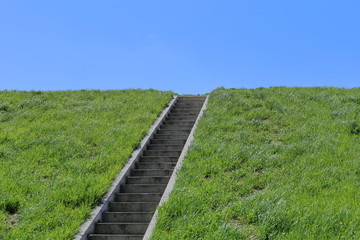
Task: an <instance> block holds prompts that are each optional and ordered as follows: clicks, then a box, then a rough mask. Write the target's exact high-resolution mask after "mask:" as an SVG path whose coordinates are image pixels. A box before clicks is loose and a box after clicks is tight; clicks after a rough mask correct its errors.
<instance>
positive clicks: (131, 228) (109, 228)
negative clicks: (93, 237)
mask: <svg viewBox="0 0 360 240" xmlns="http://www.w3.org/2000/svg"><path fill="white" fill-rule="evenodd" d="M148 225H149V224H148V223H98V224H96V225H95V233H100V234H139V235H140V234H145V232H146V229H147V227H148Z"/></svg>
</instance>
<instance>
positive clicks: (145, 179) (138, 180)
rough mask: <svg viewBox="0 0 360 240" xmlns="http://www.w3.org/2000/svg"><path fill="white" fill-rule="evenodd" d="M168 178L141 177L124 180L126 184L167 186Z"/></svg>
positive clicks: (130, 177)
mask: <svg viewBox="0 0 360 240" xmlns="http://www.w3.org/2000/svg"><path fill="white" fill-rule="evenodd" d="M169 179H170V177H158V176H151V177H143V176H137V177H135V176H129V177H127V179H126V183H127V184H167V183H168V182H169Z"/></svg>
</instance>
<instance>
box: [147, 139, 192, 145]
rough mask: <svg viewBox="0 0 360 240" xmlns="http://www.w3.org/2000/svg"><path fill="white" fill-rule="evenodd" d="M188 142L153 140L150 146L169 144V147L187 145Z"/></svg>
mask: <svg viewBox="0 0 360 240" xmlns="http://www.w3.org/2000/svg"><path fill="white" fill-rule="evenodd" d="M185 143H186V140H161V139H151V140H150V144H165V145H166V144H169V145H185Z"/></svg>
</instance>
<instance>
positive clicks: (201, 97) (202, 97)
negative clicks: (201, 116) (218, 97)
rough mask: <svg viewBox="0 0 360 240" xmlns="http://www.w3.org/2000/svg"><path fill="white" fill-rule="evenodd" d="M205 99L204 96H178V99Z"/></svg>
mask: <svg viewBox="0 0 360 240" xmlns="http://www.w3.org/2000/svg"><path fill="white" fill-rule="evenodd" d="M205 99H206V96H181V97H178V101H185V100H189V101H192V102H195V101H205Z"/></svg>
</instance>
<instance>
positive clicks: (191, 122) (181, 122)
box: [163, 119, 195, 126]
mask: <svg viewBox="0 0 360 240" xmlns="http://www.w3.org/2000/svg"><path fill="white" fill-rule="evenodd" d="M194 123H195V119H193V120H176V119H175V120H169V119H168V120H166V121H165V122H164V123H163V126H167V125H177V126H180V125H194Z"/></svg>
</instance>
